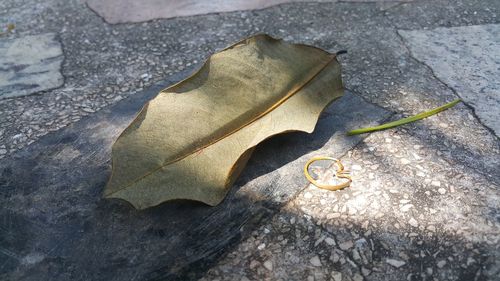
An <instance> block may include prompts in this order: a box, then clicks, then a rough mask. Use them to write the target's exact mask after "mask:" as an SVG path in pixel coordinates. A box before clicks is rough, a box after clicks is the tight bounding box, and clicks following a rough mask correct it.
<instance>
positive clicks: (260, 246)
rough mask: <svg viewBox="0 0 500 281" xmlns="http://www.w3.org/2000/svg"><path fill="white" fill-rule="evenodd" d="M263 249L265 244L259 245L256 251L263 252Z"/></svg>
mask: <svg viewBox="0 0 500 281" xmlns="http://www.w3.org/2000/svg"><path fill="white" fill-rule="evenodd" d="M265 248H266V244H265V243H262V244H260V245H259V246H258V247H257V249H258V250H259V251H262V250H264V249H265Z"/></svg>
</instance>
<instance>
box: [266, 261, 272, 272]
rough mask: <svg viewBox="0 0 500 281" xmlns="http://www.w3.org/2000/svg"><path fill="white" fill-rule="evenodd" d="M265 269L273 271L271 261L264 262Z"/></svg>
mask: <svg viewBox="0 0 500 281" xmlns="http://www.w3.org/2000/svg"><path fill="white" fill-rule="evenodd" d="M264 267H265V268H266V269H267V270H269V271H272V270H273V262H272V261H271V260H267V261H265V262H264Z"/></svg>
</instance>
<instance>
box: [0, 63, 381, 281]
mask: <svg viewBox="0 0 500 281" xmlns="http://www.w3.org/2000/svg"><path fill="white" fill-rule="evenodd" d="M186 75H187V72H183V73H180V74H177V75H174V76H172V77H170V78H169V79H167V81H166V82H165V84H164V85H158V86H153V87H151V88H150V89H148V90H145V91H143V92H140V93H138V94H136V95H134V96H132V97H130V98H128V99H126V100H123V101H120V102H119V103H117V104H116V105H114V106H112V107H109V108H105V109H103V110H101V111H99V112H98V113H96V114H94V115H91V116H89V117H87V118H86V119H83V120H81V121H79V122H77V123H74V124H72V125H70V126H68V127H66V128H64V129H62V130H60V131H57V132H54V133H51V134H49V135H46V136H44V137H42V138H41V139H40V140H39V141H38V142H36V143H33V144H32V145H30V146H28V147H27V148H25V149H24V150H21V151H19V152H18V153H16V154H14V155H12V156H11V157H10V158H7V159H3V160H2V162H0V205H1V206H2V208H1V210H0V279H1V280H106V281H110V280H131V279H133V280H165V279H166V280H169V279H180V280H187V279H194V278H196V277H197V276H199V275H200V274H202V273H203V272H204V271H205V270H207V268H208V267H209V266H210V265H211V264H212V263H213V262H214V261H216V260H217V258H218V257H219V256H220V255H221V253H222V252H223V250H226V249H229V248H231V247H233V246H234V245H235V244H237V243H238V241H240V239H242V237H244V236H245V235H248V233H250V232H251V231H252V229H255V227H257V226H258V225H259V223H260V221H261V220H262V219H265V218H266V217H268V216H269V215H270V214H273V213H275V212H277V211H279V209H280V207H281V206H282V205H283V204H284V203H286V202H288V201H289V200H291V199H292V198H293V197H294V196H295V195H296V194H297V193H298V192H300V191H301V190H302V189H303V188H305V187H306V185H307V182H306V180H305V178H304V176H303V174H302V167H303V165H304V163H305V162H306V160H307V159H308V158H310V157H312V156H313V155H331V156H335V157H341V156H342V155H343V154H344V153H346V152H347V151H348V150H349V149H351V148H352V147H353V146H354V145H356V144H357V143H358V142H359V141H360V140H361V137H347V136H345V134H344V133H345V131H346V130H349V129H352V128H355V127H360V126H367V125H371V124H372V125H373V124H376V123H378V122H379V121H381V120H382V119H385V118H387V117H388V116H389V113H388V112H387V111H385V110H383V109H381V108H379V107H377V106H374V105H371V104H368V103H366V102H364V101H363V100H362V99H361V98H359V97H358V96H357V95H354V94H352V93H346V95H345V96H344V97H343V98H341V99H339V100H338V101H336V102H334V103H333V104H332V105H331V106H330V107H329V108H328V109H327V110H326V111H325V112H324V113H323V115H322V117H321V119H320V121H319V123H318V125H317V127H316V130H315V131H314V133H312V134H306V133H291V134H285V135H280V136H277V137H274V138H272V139H270V140H268V141H265V142H264V143H261V144H260V145H259V146H258V148H257V149H256V151H255V152H254V154H253V156H252V158H251V160H250V162H249V164H248V166H247V167H246V168H245V170H244V171H243V173H242V175H241V176H240V178H239V179H238V181H237V183H236V184H235V186H234V187H233V188H232V190H231V192H230V194H229V195H228V196H227V198H226V199H225V200H224V201H223V203H221V204H220V205H219V206H216V207H209V206H206V205H203V204H199V203H195V202H185V201H177V202H168V203H165V204H162V205H160V206H157V207H153V208H150V209H147V210H144V211H137V210H135V209H134V208H132V207H131V206H130V205H129V204H128V203H127V202H125V201H120V200H108V199H103V198H102V191H103V188H104V185H105V183H106V181H107V179H108V177H109V173H110V148H111V145H112V143H113V141H114V140H115V139H116V137H117V136H118V134H119V133H120V132H121V131H122V130H123V129H124V128H125V126H126V125H127V124H128V123H129V122H130V121H131V120H132V118H133V117H134V115H135V114H136V113H137V111H138V110H139V109H140V108H141V106H142V105H143V104H144V103H145V102H146V101H147V100H149V99H151V98H152V97H154V96H155V95H156V94H157V93H158V91H159V90H160V89H161V88H163V87H164V86H165V85H168V84H172V83H174V82H176V81H178V80H180V79H181V78H182V77H185V76H186Z"/></svg>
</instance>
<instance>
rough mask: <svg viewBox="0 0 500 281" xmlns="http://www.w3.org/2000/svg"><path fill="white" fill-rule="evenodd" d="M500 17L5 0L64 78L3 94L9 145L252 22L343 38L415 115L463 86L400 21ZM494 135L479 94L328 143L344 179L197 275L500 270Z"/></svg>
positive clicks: (334, 43) (468, 275)
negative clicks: (52, 46) (360, 137)
mask: <svg viewBox="0 0 500 281" xmlns="http://www.w3.org/2000/svg"><path fill="white" fill-rule="evenodd" d="M499 21H500V1H497V0H483V1H479V0H478V1H473V0H458V1H455V0H450V1H444V0H443V1H430V0H429V1H414V2H410V3H364V2H361V3H343V2H340V3H292V4H282V5H278V6H274V7H270V8H267V9H263V10H258V11H240V12H231V13H220V14H209V15H199V16H193V17H184V18H173V19H157V20H152V21H147V22H144V23H123V24H116V25H110V24H108V23H106V22H105V21H104V20H103V19H102V18H100V17H99V16H98V15H97V14H95V13H94V12H93V11H92V10H90V9H89V8H88V7H87V6H86V4H85V3H84V1H77V0H70V1H66V0H64V1H63V0H47V1H34V0H22V1H20V0H6V1H2V2H1V3H0V26H6V25H7V23H15V24H16V28H15V30H14V32H13V33H11V34H8V35H3V36H1V37H0V40H4V38H6V39H9V40H10V39H15V38H22V37H24V36H28V35H37V34H46V33H54V34H56V38H57V40H58V41H59V42H60V44H61V46H62V50H63V54H64V61H63V64H62V67H61V69H60V71H61V74H62V76H63V77H64V84H63V85H62V86H60V87H58V88H55V89H50V90H46V91H43V92H37V93H35V94H32V95H29V96H25V97H16V98H9V99H3V100H0V157H5V156H9V155H12V154H14V153H15V152H16V151H18V150H20V149H22V148H23V147H25V146H26V145H29V144H30V143H33V142H36V141H37V140H38V139H39V138H40V137H41V136H43V135H45V134H47V133H49V132H51V131H56V130H59V129H61V128H64V127H65V126H67V125H68V124H71V123H74V122H76V121H78V120H80V119H81V118H83V117H84V116H86V115H90V114H92V113H94V112H96V111H99V110H100V109H102V108H104V107H106V106H109V105H112V104H115V103H116V102H117V101H119V100H121V99H124V98H127V97H130V96H131V95H134V94H135V93H137V92H139V91H142V90H143V89H144V88H145V87H147V86H149V85H153V84H156V83H158V82H160V81H162V80H164V78H165V77H166V76H169V75H171V74H173V73H176V72H179V71H181V70H183V69H185V68H187V67H190V66H191V65H192V64H197V63H199V62H201V61H203V60H204V59H205V58H206V57H207V56H208V55H209V54H211V53H213V52H214V51H216V50H217V49H220V48H222V47H224V46H226V45H228V44H230V43H231V42H233V41H236V40H238V39H240V38H242V37H244V36H248V35H251V34H254V33H258V32H266V33H270V34H272V35H274V36H276V37H282V38H285V39H286V40H289V41H293V42H302V43H307V44H313V45H317V46H319V47H322V48H325V49H327V50H330V51H337V50H340V49H347V50H348V51H349V53H348V54H347V55H344V56H343V57H342V58H341V63H342V65H343V67H344V81H345V85H346V88H347V89H349V90H350V91H351V92H354V93H356V94H358V95H360V96H361V97H363V98H364V99H365V100H367V101H369V102H371V103H374V104H377V105H378V106H381V107H383V108H385V109H387V110H389V111H392V112H395V115H394V116H393V119H396V118H399V117H402V116H403V115H408V114H415V113H418V112H420V111H422V110H425V109H429V108H431V107H434V106H438V105H441V104H443V103H444V102H446V101H450V100H452V99H454V98H456V97H457V91H456V90H455V89H454V88H452V87H451V86H450V85H449V84H447V83H445V82H443V81H442V80H441V78H440V77H439V75H437V74H436V73H435V71H434V70H433V69H432V68H431V67H432V66H428V65H427V64H425V63H423V62H422V61H421V60H419V58H415V57H413V53H412V52H410V50H411V47H412V46H410V45H408V44H409V42H407V41H406V40H405V39H404V38H403V37H402V36H401V35H400V33H398V32H397V31H398V30H432V29H434V28H437V27H454V26H469V25H484V24H498V23H499ZM478 43H480V42H478ZM496 91H497V92H498V91H499V89H496ZM498 106H500V105H498ZM499 150H500V147H499V139H498V137H497V136H495V134H494V133H493V132H492V131H491V130H489V129H488V128H487V127H485V126H484V125H483V124H482V123H481V122H480V120H479V119H478V118H477V116H476V114H475V111H474V104H459V105H458V106H456V107H455V108H453V109H450V110H448V111H446V112H444V113H442V114H440V115H438V116H434V117H432V118H428V119H426V120H423V121H420V122H418V123H414V124H411V125H408V126H404V127H400V128H396V129H392V130H388V131H384V132H378V133H373V134H370V135H369V136H367V138H366V139H364V141H362V142H361V143H360V144H358V146H356V147H355V148H354V149H353V150H351V151H349V152H348V153H347V155H333V156H336V157H342V160H343V161H344V163H345V166H346V167H347V168H348V169H350V170H352V171H353V175H354V183H353V184H352V187H351V188H349V189H346V190H344V191H340V192H326V191H323V190H318V189H316V188H314V187H311V186H309V187H307V188H305V189H304V190H303V191H302V192H301V193H300V195H299V196H297V197H296V198H295V199H293V200H292V201H290V202H289V203H287V204H286V206H285V207H283V208H282V210H281V211H280V212H279V213H278V214H275V215H273V216H272V217H271V218H270V219H266V220H263V221H260V222H259V226H258V227H256V228H255V229H242V230H241V232H242V237H243V238H244V239H242V240H241V241H240V242H238V243H237V244H235V245H232V246H231V247H229V248H227V249H225V250H224V254H222V255H220V256H219V257H217V259H216V260H213V261H210V263H209V264H210V268H209V269H207V270H205V269H203V272H202V274H201V275H202V279H203V280H335V281H340V280H344V281H348V280H353V281H359V280H410V281H411V280H464V281H465V280H499V277H498V276H500V206H499V204H500V203H499V202H500V200H499V199H500V191H499V187H500V151H499ZM320 176H321V177H323V178H325V179H327V178H328V177H330V176H331V170H326V171H324V172H323V173H321V174H320ZM1 233H2V232H0V235H2V234H1ZM2 254H5V253H3V252H0V255H2ZM28 262H36V257H35V258H34V260H30V261H28ZM193 270H194V271H195V270H197V269H193Z"/></svg>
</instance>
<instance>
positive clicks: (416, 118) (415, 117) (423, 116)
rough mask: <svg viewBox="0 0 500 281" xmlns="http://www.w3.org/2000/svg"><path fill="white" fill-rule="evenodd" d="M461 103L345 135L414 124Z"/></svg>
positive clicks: (448, 104) (443, 106) (454, 102)
mask: <svg viewBox="0 0 500 281" xmlns="http://www.w3.org/2000/svg"><path fill="white" fill-rule="evenodd" d="M461 101H462V100H461V99H456V100H454V101H452V102H450V103H447V104H445V105H442V106H440V107H436V108H434V109H431V110H429V111H425V112H422V113H419V114H417V115H415V116H410V117H406V118H403V119H399V120H397V121H393V122H389V123H385V124H382V125H380V126H375V127H368V128H362V129H356V130H352V131H349V132H348V133H347V135H348V136H352V135H358V134H364V133H369V132H374V131H380V130H385V129H389V128H393V127H396V126H401V125H404V124H406V123H410V122H414V121H417V120H420V119H424V118H427V117H429V116H432V115H434V114H437V113H439V112H441V111H443V110H446V109H448V108H450V107H453V106H455V105H456V104H457V103H459V102H461Z"/></svg>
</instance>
